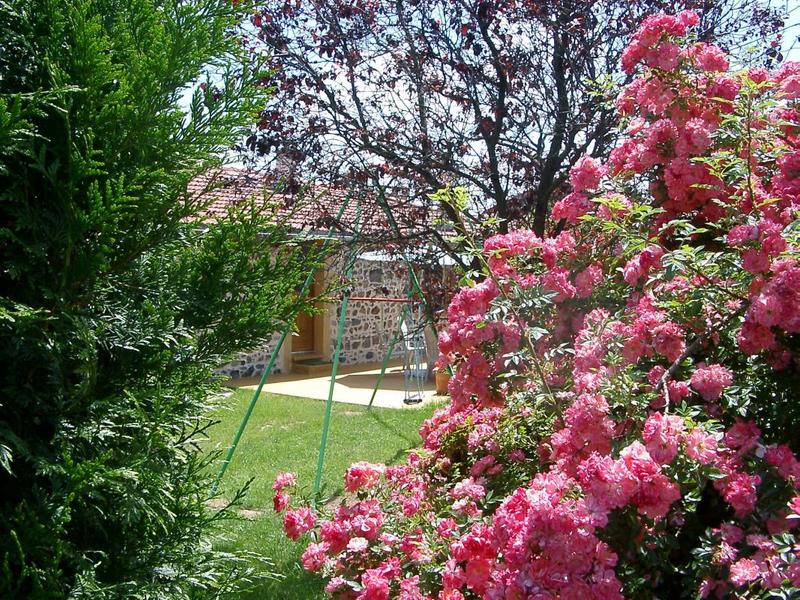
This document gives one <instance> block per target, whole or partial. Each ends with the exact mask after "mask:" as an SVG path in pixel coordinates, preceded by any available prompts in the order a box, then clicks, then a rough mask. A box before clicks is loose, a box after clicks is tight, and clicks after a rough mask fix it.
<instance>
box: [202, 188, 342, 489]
mask: <svg viewBox="0 0 800 600" xmlns="http://www.w3.org/2000/svg"><path fill="white" fill-rule="evenodd" d="M350 199H351V196H350V195H349V194H348V195H347V196H346V197H345V199H344V202H343V203H342V206H341V207H340V208H339V212H338V213H337V214H336V220H337V221H339V220H340V219H341V218H342V215H343V214H344V211H345V209H346V208H347V205H348V204H350ZM332 238H333V229H329V230H328V235H327V236H326V238H325V240H324V241H323V243H322V248H321V249H320V254H323V255H324V253H325V251H326V250H327V248H328V245H329V244H330V241H331V239H332ZM316 273H317V269H316V268H315V269H312V270H311V272H310V273H309V274H308V275H307V276H306V279H305V281H304V282H303V287H302V288H301V290H300V297H301V298H305V297H306V295H307V294H308V290H310V289H311V284H312V283H313V282H314V276H315V275H316ZM291 330H292V323H291V322H289V323H287V324H286V327H284V329H283V332H282V333H281V337H280V338H279V339H278V344H277V345H276V346H275V348H274V349H273V350H272V354H271V355H270V357H269V362H268V363H267V367H266V368H265V369H264V373H262V375H261V380H260V381H259V382H258V387H257V388H256V391H255V393H254V394H253V397H252V398H251V399H250V404H248V405H247V410H246V411H245V413H244V416H243V417H242V420H241V422H240V423H239V429H238V430H237V431H236V434H235V435H234V436H233V441H232V442H231V445H230V446H229V447H228V452H227V453H226V454H225V459H224V460H223V461H222V465H221V466H220V469H219V473H217V477H216V478H215V479H214V483H213V484H212V485H211V493H210V497H214V496H215V495H216V494H217V490H219V483H220V481H222V476H223V475H225V471H227V470H228V465H230V463H231V460H232V459H233V455H234V453H235V452H236V448H237V447H238V446H239V440H241V439H242V434H243V433H244V429H245V427H247V422H248V421H249V420H250V417H251V416H252V414H253V411H254V410H255V408H256V403H258V397H259V396H260V395H261V391H262V390H263V389H264V384H265V383H266V382H267V377H269V375H270V373H271V372H272V368H273V367H274V366H275V361H276V360H277V359H278V353H279V352H280V350H281V348H282V347H283V342H285V341H286V336H287V335H289V332H290V331H291Z"/></svg>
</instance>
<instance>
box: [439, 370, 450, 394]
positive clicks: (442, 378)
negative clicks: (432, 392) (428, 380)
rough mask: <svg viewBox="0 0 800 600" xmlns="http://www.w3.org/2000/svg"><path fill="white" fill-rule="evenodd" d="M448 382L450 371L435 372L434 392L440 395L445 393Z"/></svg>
mask: <svg viewBox="0 0 800 600" xmlns="http://www.w3.org/2000/svg"><path fill="white" fill-rule="evenodd" d="M449 382H450V373H440V372H439V371H437V372H436V393H437V394H438V395H440V396H446V395H447V384H448V383H449Z"/></svg>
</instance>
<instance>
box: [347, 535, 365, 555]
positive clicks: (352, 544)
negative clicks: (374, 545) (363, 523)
mask: <svg viewBox="0 0 800 600" xmlns="http://www.w3.org/2000/svg"><path fill="white" fill-rule="evenodd" d="M367 547H369V540H368V539H367V538H363V537H354V538H350V541H349V542H347V551H348V552H352V553H354V554H358V553H360V552H364V550H366V549H367Z"/></svg>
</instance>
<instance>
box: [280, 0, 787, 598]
mask: <svg viewBox="0 0 800 600" xmlns="http://www.w3.org/2000/svg"><path fill="white" fill-rule="evenodd" d="M696 20H697V19H696V16H695V15H694V14H693V13H690V12H684V13H680V14H678V15H656V16H652V17H649V18H648V19H647V20H646V21H645V22H644V23H643V24H642V26H641V28H640V29H639V30H638V32H637V34H636V35H635V37H634V39H633V41H632V42H631V44H630V46H629V47H628V49H627V50H626V52H625V54H624V56H623V68H624V69H626V70H627V71H629V72H631V73H634V72H635V73H636V75H637V76H636V78H635V79H634V80H633V81H632V83H631V84H630V85H628V86H627V87H625V88H624V90H623V92H622V94H621V96H620V97H619V100H618V103H617V107H618V111H619V115H620V122H621V126H622V127H624V128H625V129H624V131H625V135H624V136H623V139H622V141H621V143H620V144H619V146H618V147H617V148H616V149H615V150H614V151H613V152H612V153H611V155H610V157H609V159H608V160H607V161H606V162H601V161H598V160H596V159H594V158H591V157H586V158H584V159H582V160H581V161H580V162H579V163H578V164H577V165H576V166H575V167H574V168H573V169H572V172H571V184H572V193H571V194H569V195H568V196H566V197H565V198H563V199H562V200H560V201H559V202H558V203H557V204H556V205H555V207H554V211H553V215H554V217H555V218H556V219H560V220H561V224H560V226H559V227H558V228H557V234H554V235H553V236H551V237H548V238H546V239H542V238H539V237H538V236H536V235H535V234H534V233H532V232H531V231H514V232H511V233H509V234H506V235H498V236H496V237H493V238H491V239H488V240H486V241H485V243H484V245H483V249H482V253H481V256H482V260H483V264H484V265H485V272H484V273H483V275H482V277H479V278H476V281H475V282H474V283H473V284H471V285H469V286H467V287H464V288H463V289H462V290H460V291H459V292H458V293H457V294H456V295H455V297H454V298H453V300H452V302H451V304H450V307H449V311H448V327H447V330H446V331H445V332H443V333H442V334H441V337H440V349H441V352H442V354H443V355H444V356H445V357H446V360H447V361H448V362H449V364H450V365H452V366H453V368H454V369H455V375H454V377H453V378H452V380H451V382H450V392H451V398H452V401H451V403H450V404H449V405H448V406H447V407H446V408H443V409H441V410H439V411H438V412H437V413H436V414H435V415H434V416H433V417H432V418H431V419H430V420H429V421H427V422H426V423H425V424H424V425H423V426H422V429H421V435H422V438H423V440H424V443H423V446H422V447H421V449H419V450H418V451H416V452H414V453H412V454H411V455H410V456H409V458H408V460H407V462H406V463H405V464H402V465H399V466H382V465H369V464H365V463H358V464H356V465H353V466H352V467H351V468H350V470H349V471H348V473H347V474H346V477H345V482H346V489H347V491H348V495H347V498H346V499H345V500H343V501H342V503H341V504H340V506H338V508H336V509H335V510H334V512H333V513H332V514H330V515H325V514H323V512H324V511H320V514H315V513H314V512H312V511H311V510H310V509H309V508H308V507H302V506H301V507H299V508H297V507H294V508H293V507H291V497H290V496H291V495H290V493H289V490H290V489H291V488H292V486H293V485H294V480H293V478H292V477H290V476H285V477H283V478H282V479H281V478H279V480H278V481H277V482H276V487H275V490H276V503H275V505H276V509H279V510H280V511H284V510H285V511H286V513H285V523H286V529H287V533H288V534H289V535H290V536H291V537H293V538H297V537H299V536H301V535H303V534H305V533H309V535H310V536H311V537H312V538H313V541H312V543H310V544H309V545H308V547H307V549H306V551H305V553H304V554H303V557H302V562H303V566H304V567H305V568H306V569H308V570H310V571H315V572H320V573H321V574H323V575H324V576H326V577H328V578H329V583H328V587H327V589H328V591H329V592H330V593H331V594H332V595H333V596H334V597H336V598H358V599H364V600H373V599H385V598H390V597H391V598H400V599H402V600H421V599H439V600H456V599H462V598H487V599H501V598H509V599H523V598H526V599H527V598H537V599H538V598H542V599H544V598H580V599H581V600H586V599H588V598H597V599H613V598H653V597H663V598H667V597H669V598H679V597H712V598H713V597H737V598H766V597H770V598H775V597H777V598H780V597H784V598H789V597H797V596H796V595H797V594H798V593H800V560H798V552H799V550H798V546H797V525H798V523H800V521H799V520H798V519H800V516H798V513H800V496H799V495H798V490H797V485H798V478H800V462H798V459H797V457H796V455H795V451H796V450H797V449H798V448H797V445H798V440H797V436H796V435H795V433H794V427H795V425H796V424H797V422H798V420H797V415H798V410H799V407H798V401H800V389H799V388H800V384H798V380H800V373H798V372H799V371H800V358H799V356H800V355H799V354H798V348H800V344H799V343H798V338H799V337H800V336H798V333H800V260H799V259H800V235H799V234H798V232H799V231H800V227H798V221H797V218H798V212H800V112H798V109H800V64H798V63H787V64H785V65H784V66H782V67H781V68H780V69H779V70H778V71H777V72H767V71H765V70H762V69H758V68H753V69H750V70H746V71H740V72H730V70H729V63H728V59H727V57H726V56H725V54H724V53H723V52H722V51H721V50H720V49H719V48H716V47H714V46H711V45H707V44H704V43H700V42H694V41H692V38H691V28H692V26H693V25H694V24H696ZM448 194H450V195H458V194H459V192H458V191H453V190H451V191H449V192H448Z"/></svg>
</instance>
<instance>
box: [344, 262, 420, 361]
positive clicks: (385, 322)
mask: <svg viewBox="0 0 800 600" xmlns="http://www.w3.org/2000/svg"><path fill="white" fill-rule="evenodd" d="M352 283H353V288H352V291H351V296H352V297H370V298H405V297H406V295H407V294H408V269H407V268H406V267H405V266H404V265H402V263H400V264H398V263H396V262H386V261H381V260H369V259H366V258H363V257H362V258H359V259H358V260H356V262H355V264H354V265H353V277H352ZM340 308H341V303H340V302H337V303H335V304H331V305H330V307H329V308H328V310H329V311H330V315H331V319H330V327H331V356H333V352H334V350H335V344H336V327H337V322H338V319H339V310H340ZM402 310H403V304H401V303H399V302H369V301H363V300H351V301H349V302H348V304H347V316H346V318H345V323H344V333H343V335H342V352H341V356H340V361H339V362H340V364H343V365H352V364H360V363H375V362H380V361H382V360H383V358H384V356H385V354H386V352H387V350H388V349H389V342H390V341H391V338H392V334H393V333H394V332H395V331H396V329H397V326H398V319H399V318H400V313H401V312H402ZM402 354H403V347H402V343H398V344H397V345H396V346H395V350H394V353H393V356H394V357H401V356H402Z"/></svg>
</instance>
